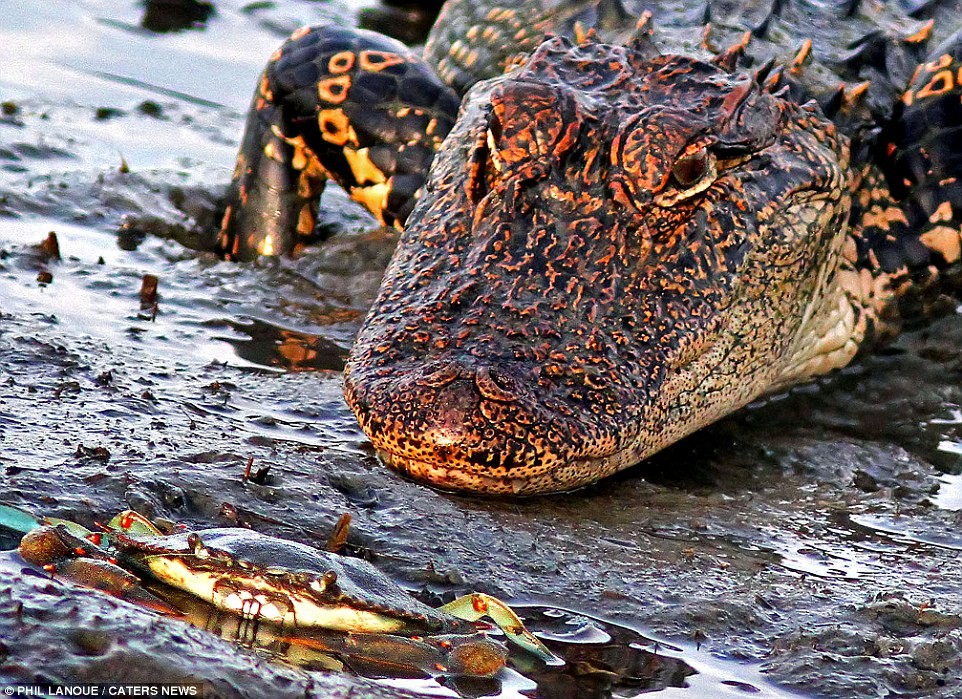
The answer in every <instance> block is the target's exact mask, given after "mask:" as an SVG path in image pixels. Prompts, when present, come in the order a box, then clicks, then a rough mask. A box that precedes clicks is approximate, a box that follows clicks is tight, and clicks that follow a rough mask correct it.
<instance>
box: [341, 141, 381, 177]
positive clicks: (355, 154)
mask: <svg viewBox="0 0 962 699" xmlns="http://www.w3.org/2000/svg"><path fill="white" fill-rule="evenodd" d="M343 152H344V158H345V159H346V160H347V164H348V165H349V166H350V168H351V173H352V174H353V175H354V180H355V181H356V182H357V183H358V184H359V185H364V184H378V183H380V182H387V177H385V175H384V173H383V172H382V171H381V168H379V167H378V166H377V165H375V164H374V163H373V162H372V161H371V156H370V151H369V149H367V148H358V149H357V150H354V149H353V148H345V149H344V151H343Z"/></svg>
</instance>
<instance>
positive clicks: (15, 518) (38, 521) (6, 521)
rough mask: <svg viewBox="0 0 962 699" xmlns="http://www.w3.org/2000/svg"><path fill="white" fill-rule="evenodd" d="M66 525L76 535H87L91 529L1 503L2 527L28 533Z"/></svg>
mask: <svg viewBox="0 0 962 699" xmlns="http://www.w3.org/2000/svg"><path fill="white" fill-rule="evenodd" d="M57 525H63V526H65V527H66V528H67V529H68V530H69V531H70V533H71V534H73V535H74V536H80V537H87V536H88V535H90V534H91V531H90V530H89V529H87V528H86V527H85V526H83V525H81V524H77V523H76V522H71V521H70V520H67V519H60V518H58V517H36V516H34V515H32V514H30V513H29V512H27V511H26V510H21V509H19V508H17V507H11V506H10V505H0V527H4V528H6V529H11V530H13V531H15V532H20V533H21V534H26V533H28V532H31V531H33V530H34V529H36V528H38V527H43V526H51V527H53V526H57Z"/></svg>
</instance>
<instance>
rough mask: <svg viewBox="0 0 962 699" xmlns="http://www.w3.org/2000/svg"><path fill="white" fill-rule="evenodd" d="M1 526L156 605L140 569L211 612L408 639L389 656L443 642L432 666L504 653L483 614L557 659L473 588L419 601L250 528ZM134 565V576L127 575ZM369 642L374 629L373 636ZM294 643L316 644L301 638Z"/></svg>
mask: <svg viewBox="0 0 962 699" xmlns="http://www.w3.org/2000/svg"><path fill="white" fill-rule="evenodd" d="M0 526H4V527H7V528H9V529H14V530H16V531H18V532H22V533H23V534H24V536H23V538H22V539H21V541H20V545H19V548H18V550H19V552H20V555H21V556H22V557H23V558H24V560H26V561H27V562H29V563H31V564H34V565H37V566H40V567H42V568H44V569H45V570H47V571H48V572H50V573H52V574H54V575H56V576H58V577H62V578H66V579H68V580H71V581H73V582H77V583H79V584H82V585H85V586H88V587H93V588H96V589H100V590H102V591H105V592H108V593H110V594H113V595H115V596H118V597H121V598H123V599H127V600H129V601H132V602H135V603H138V604H141V605H143V606H147V607H149V608H152V609H154V610H157V611H160V612H164V613H168V614H179V610H177V609H176V608H174V607H172V606H171V605H169V604H168V603H167V602H165V601H164V600H162V599H160V598H159V597H157V596H155V595H153V594H152V593H150V592H148V591H147V590H146V589H144V588H143V587H142V586H141V584H140V578H139V577H138V576H143V577H145V578H149V579H152V580H155V581H157V582H160V583H163V584H165V585H169V586H172V587H175V588H178V589H180V590H183V591H185V592H187V593H189V594H191V595H193V596H194V597H196V598H199V599H201V600H203V601H205V602H207V603H209V604H211V605H213V606H214V607H216V608H217V609H219V610H223V611H225V612H229V613H231V614H234V615H237V616H239V617H241V618H243V619H249V620H253V621H257V622H265V623H268V624H272V625H276V626H277V627H281V628H283V629H287V630H289V632H290V634H291V635H290V637H288V638H287V640H289V641H290V642H293V643H297V642H298V634H299V633H300V632H303V631H308V632H309V631H310V630H313V629H329V630H334V631H341V632H348V633H349V634H351V635H352V638H357V637H360V636H361V635H363V634H369V635H388V636H398V637H402V636H403V637H406V639H407V640H406V641H400V640H399V641H397V642H396V643H393V642H392V643H391V647H393V648H395V649H396V650H397V652H408V651H410V652H418V653H421V654H422V655H423V652H422V651H424V648H422V647H421V646H425V644H426V646H429V647H431V648H436V649H441V650H442V651H444V653H443V654H442V655H441V656H436V655H435V656H431V657H439V658H440V660H439V661H438V662H437V663H432V665H436V667H433V668H430V669H432V670H436V671H439V672H443V671H448V670H452V671H453V672H458V673H462V674H473V675H486V674H492V673H493V672H496V671H497V670H498V669H499V668H500V667H501V666H502V665H503V663H504V659H505V656H506V651H505V649H504V647H503V646H501V644H499V643H497V642H496V641H494V640H492V639H490V638H488V637H487V636H486V635H484V633H483V629H484V628H486V626H485V625H483V624H480V623H479V621H480V620H481V619H482V618H483V617H487V618H488V619H490V620H491V621H493V622H494V623H495V624H496V625H497V626H499V627H500V628H501V630H502V631H503V632H504V634H505V636H506V638H507V639H508V640H509V641H511V642H512V643H514V644H516V645H518V646H519V647H521V648H523V649H524V650H526V651H528V652H530V653H531V654H533V655H535V656H536V657H538V658H540V659H542V660H543V661H545V662H546V663H549V664H560V663H562V662H563V661H562V660H561V659H560V658H558V657H557V656H555V655H554V654H553V653H552V652H551V651H550V650H548V648H547V647H545V645H544V644H543V643H542V642H541V641H540V640H538V638H537V637H535V636H534V635H533V634H532V633H531V632H530V631H528V630H527V629H526V628H525V627H524V624H523V623H522V621H521V620H520V619H519V618H518V616H517V615H516V614H515V613H514V612H513V611H512V610H511V608H510V607H509V606H508V605H506V604H505V603H504V602H501V601H500V600H498V599H496V598H494V597H492V596H490V595H485V594H482V593H472V594H469V595H465V596H464V597H460V598H458V599H456V600H454V601H453V602H451V603H449V604H446V605H444V606H442V607H439V608H436V609H435V608H432V607H429V606H427V605H426V604H423V603H422V602H419V601H418V600H416V599H414V598H413V597H411V596H410V595H408V594H407V593H406V592H405V591H404V590H402V589H401V588H400V587H399V586H398V585H397V584H395V583H394V582H393V581H392V580H390V579H389V578H388V577H387V576H385V575H384V574H383V573H381V572H380V571H378V570H377V569H376V568H375V567H374V566H372V565H371V564H370V563H368V562H367V561H363V560H360V559H357V558H351V557H347V556H339V555H337V554H333V553H329V552H326V551H321V550H319V549H316V548H313V547H311V546H306V545H304V544H300V543H297V542H293V541H287V540H284V539H278V538H276V537H272V536H267V535H264V534H259V533H257V532H254V531H251V530H249V529H241V528H218V529H206V530H201V531H194V532H183V533H175V534H164V533H163V532H162V531H160V529H158V528H157V527H156V526H155V525H154V524H153V523H152V522H151V521H150V520H148V519H146V518H145V517H143V516H141V515H139V514H137V513H136V512H133V511H129V510H128V511H125V512H121V513H120V514H119V515H117V516H115V517H114V518H113V519H112V520H110V522H109V523H108V524H107V525H106V526H104V527H103V531H102V532H92V531H90V530H88V529H87V528H85V527H83V526H81V525H79V524H77V523H75V522H70V521H68V520H62V519H55V518H49V517H44V518H36V517H34V516H33V515H30V514H28V513H26V512H23V511H21V510H18V509H16V508H12V507H8V506H5V505H0ZM134 573H136V574H137V575H134ZM371 638H373V636H372V637H371ZM303 644H304V645H307V646H311V645H313V644H314V641H313V640H311V639H310V638H307V637H305V638H304V640H303Z"/></svg>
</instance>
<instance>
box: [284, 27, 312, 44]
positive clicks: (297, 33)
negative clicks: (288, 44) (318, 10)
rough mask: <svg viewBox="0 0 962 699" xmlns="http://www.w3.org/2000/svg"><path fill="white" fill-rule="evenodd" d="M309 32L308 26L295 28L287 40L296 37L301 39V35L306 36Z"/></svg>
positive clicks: (295, 38)
mask: <svg viewBox="0 0 962 699" xmlns="http://www.w3.org/2000/svg"><path fill="white" fill-rule="evenodd" d="M310 33H311V28H310V27H308V26H304V27H301V28H299V29H295V30H294V33H293V34H291V37H290V39H289V40H288V41H297V40H298V39H302V38H303V37H305V36H307V35H308V34H310Z"/></svg>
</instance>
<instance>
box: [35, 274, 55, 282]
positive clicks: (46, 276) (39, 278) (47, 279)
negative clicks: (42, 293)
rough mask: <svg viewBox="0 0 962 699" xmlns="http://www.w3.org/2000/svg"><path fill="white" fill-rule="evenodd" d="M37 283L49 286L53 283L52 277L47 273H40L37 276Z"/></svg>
mask: <svg viewBox="0 0 962 699" xmlns="http://www.w3.org/2000/svg"><path fill="white" fill-rule="evenodd" d="M37 281H38V282H40V283H41V284H51V283H52V282H53V275H52V274H51V273H50V272H47V271H43V272H40V273H38V274H37Z"/></svg>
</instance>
